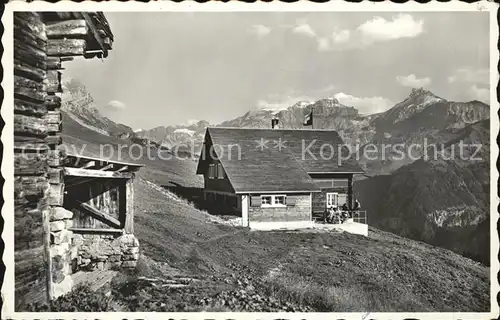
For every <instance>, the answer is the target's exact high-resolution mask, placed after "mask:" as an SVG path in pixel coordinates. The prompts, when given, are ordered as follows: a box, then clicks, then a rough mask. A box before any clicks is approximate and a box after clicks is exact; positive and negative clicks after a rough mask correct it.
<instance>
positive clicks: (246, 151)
mask: <svg viewBox="0 0 500 320" xmlns="http://www.w3.org/2000/svg"><path fill="white" fill-rule="evenodd" d="M280 141H281V148H280ZM211 145H214V146H215V147H214V151H215V153H216V157H217V158H218V159H219V161H220V162H221V163H222V166H223V167H224V169H225V171H226V173H227V176H228V178H229V180H230V182H231V184H232V186H233V188H234V189H235V192H236V193H243V192H252V191H260V192H264V191H269V192H279V191H295V192H298V191H307V192H314V191H319V190H320V189H319V187H318V186H317V185H316V184H315V183H314V181H313V180H312V179H311V178H310V176H309V173H335V172H338V173H360V172H362V169H361V168H360V167H359V165H358V163H357V162H356V161H355V160H354V159H349V160H343V161H342V162H341V163H340V164H339V163H338V161H337V156H336V155H337V148H338V146H342V145H343V141H342V139H341V138H340V136H339V134H338V133H337V132H336V131H331V130H280V129H245V128H221V127H217V128H207V131H206V135H205V143H204V148H203V149H204V151H203V152H202V155H201V157H200V160H199V163H198V169H197V174H202V173H204V172H205V171H206V166H207V165H208V161H206V160H207V158H208V157H209V156H210V155H209V154H208V152H207V151H206V150H205V148H207V147H208V148H209V147H210V146H211ZM332 151H333V154H332Z"/></svg>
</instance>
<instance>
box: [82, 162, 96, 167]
mask: <svg viewBox="0 0 500 320" xmlns="http://www.w3.org/2000/svg"><path fill="white" fill-rule="evenodd" d="M95 165H96V163H95V161H89V162H87V163H85V164H84V165H83V166H81V167H80V168H82V169H88V168H92V167H95Z"/></svg>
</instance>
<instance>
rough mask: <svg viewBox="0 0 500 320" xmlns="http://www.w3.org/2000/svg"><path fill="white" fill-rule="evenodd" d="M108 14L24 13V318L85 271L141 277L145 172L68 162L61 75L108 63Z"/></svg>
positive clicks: (20, 111) (19, 102)
mask: <svg viewBox="0 0 500 320" xmlns="http://www.w3.org/2000/svg"><path fill="white" fill-rule="evenodd" d="M113 40H114V38H113V33H112V32H111V29H110V26H109V24H108V22H107V20H106V17H105V16H104V14H103V13H101V12H15V13H14V188H15V190H14V206H15V208H14V230H15V239H14V241H15V242H14V247H15V301H14V303H15V309H16V310H17V311H26V310H27V308H28V305H29V304H30V303H37V302H47V301H48V300H50V299H54V298H56V297H58V296H60V295H62V294H64V293H67V292H69V291H70V290H71V289H72V287H73V275H74V274H75V273H77V272H82V271H84V270H86V271H91V270H94V269H100V270H102V269H109V268H116V267H134V266H135V263H136V261H137V258H138V242H137V239H136V238H135V237H134V235H133V214H134V213H133V197H134V195H133V181H134V174H135V172H136V171H137V170H138V169H139V168H140V165H138V164H134V163H123V162H120V161H118V160H116V159H113V160H112V159H100V158H95V157H91V156H89V155H82V154H71V153H70V154H67V153H65V152H64V150H82V149H81V148H71V146H69V147H67V148H64V146H65V145H64V141H63V140H64V139H63V135H62V134H61V132H62V130H63V127H62V120H61V119H62V117H61V112H60V107H61V97H60V93H61V92H62V90H63V89H62V85H61V72H62V70H63V64H64V62H65V61H70V60H73V59H74V58H75V57H83V58H86V59H92V58H100V59H102V58H106V57H107V56H108V52H109V51H110V50H111V49H112V44H113Z"/></svg>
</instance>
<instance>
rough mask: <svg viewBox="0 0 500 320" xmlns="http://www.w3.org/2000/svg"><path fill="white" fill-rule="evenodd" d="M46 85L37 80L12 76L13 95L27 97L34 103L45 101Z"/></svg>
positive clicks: (21, 97)
mask: <svg viewBox="0 0 500 320" xmlns="http://www.w3.org/2000/svg"><path fill="white" fill-rule="evenodd" d="M46 88H47V87H46V86H45V85H44V84H43V83H41V82H38V81H33V80H31V79H28V78H25V77H22V76H17V75H15V76H14V96H15V97H16V98H20V99H22V100H26V99H28V100H29V101H33V102H35V103H37V102H38V103H43V102H44V101H45V96H46V94H45V90H46Z"/></svg>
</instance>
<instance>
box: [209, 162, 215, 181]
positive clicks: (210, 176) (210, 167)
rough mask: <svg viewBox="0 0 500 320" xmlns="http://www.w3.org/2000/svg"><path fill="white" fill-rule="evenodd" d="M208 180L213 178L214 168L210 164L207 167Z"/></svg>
mask: <svg viewBox="0 0 500 320" xmlns="http://www.w3.org/2000/svg"><path fill="white" fill-rule="evenodd" d="M208 178H209V179H213V178H215V166H214V165H213V164H210V165H209V166H208Z"/></svg>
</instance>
